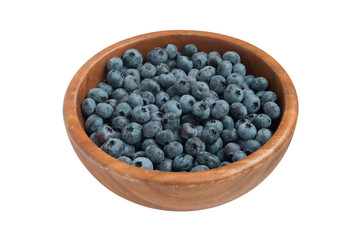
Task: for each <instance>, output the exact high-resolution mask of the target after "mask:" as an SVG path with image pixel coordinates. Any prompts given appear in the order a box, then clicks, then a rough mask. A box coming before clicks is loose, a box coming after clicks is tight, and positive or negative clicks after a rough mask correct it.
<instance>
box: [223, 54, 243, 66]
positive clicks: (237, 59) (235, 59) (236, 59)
mask: <svg viewBox="0 0 360 240" xmlns="http://www.w3.org/2000/svg"><path fill="white" fill-rule="evenodd" d="M222 58H223V59H224V60H228V61H230V62H231V63H232V64H236V63H240V62H241V59H240V55H239V54H238V53H237V52H234V51H227V52H225V53H224V54H223V56H222Z"/></svg>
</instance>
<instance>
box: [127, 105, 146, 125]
mask: <svg viewBox="0 0 360 240" xmlns="http://www.w3.org/2000/svg"><path fill="white" fill-rule="evenodd" d="M131 116H132V119H134V120H135V121H136V122H138V123H146V122H147V121H149V120H150V117H151V114H150V111H149V109H148V108H146V107H144V106H136V107H134V109H133V110H132V115H131Z"/></svg>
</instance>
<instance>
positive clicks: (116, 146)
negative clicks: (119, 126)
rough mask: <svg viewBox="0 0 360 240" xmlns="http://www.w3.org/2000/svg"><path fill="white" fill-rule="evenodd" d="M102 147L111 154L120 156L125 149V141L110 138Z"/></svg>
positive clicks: (116, 156)
mask: <svg viewBox="0 0 360 240" xmlns="http://www.w3.org/2000/svg"><path fill="white" fill-rule="evenodd" d="M100 148H101V150H103V151H104V152H106V153H107V154H109V155H110V156H112V157H114V158H118V157H120V156H121V155H122V153H123V151H124V142H123V141H121V140H120V139H118V138H110V139H108V140H107V141H106V142H105V143H104V144H103V145H101V147H100Z"/></svg>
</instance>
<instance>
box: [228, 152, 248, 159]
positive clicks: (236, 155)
mask: <svg viewBox="0 0 360 240" xmlns="http://www.w3.org/2000/svg"><path fill="white" fill-rule="evenodd" d="M245 157H247V156H246V153H244V152H243V151H241V150H239V151H236V152H235V153H234V155H233V156H232V158H231V161H232V162H237V161H240V160H242V159H244V158H245Z"/></svg>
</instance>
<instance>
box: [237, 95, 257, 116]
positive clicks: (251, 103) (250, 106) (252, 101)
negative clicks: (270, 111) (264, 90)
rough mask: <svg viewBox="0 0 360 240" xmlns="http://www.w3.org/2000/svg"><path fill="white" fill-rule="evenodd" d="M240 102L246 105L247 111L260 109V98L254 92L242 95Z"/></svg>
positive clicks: (254, 111)
mask: <svg viewBox="0 0 360 240" xmlns="http://www.w3.org/2000/svg"><path fill="white" fill-rule="evenodd" d="M242 104H244V106H245V107H246V109H247V111H248V113H256V112H257V111H259V110H260V107H261V102H260V98H259V97H258V96H256V95H255V94H250V95H247V96H245V97H244V99H243V101H242Z"/></svg>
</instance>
